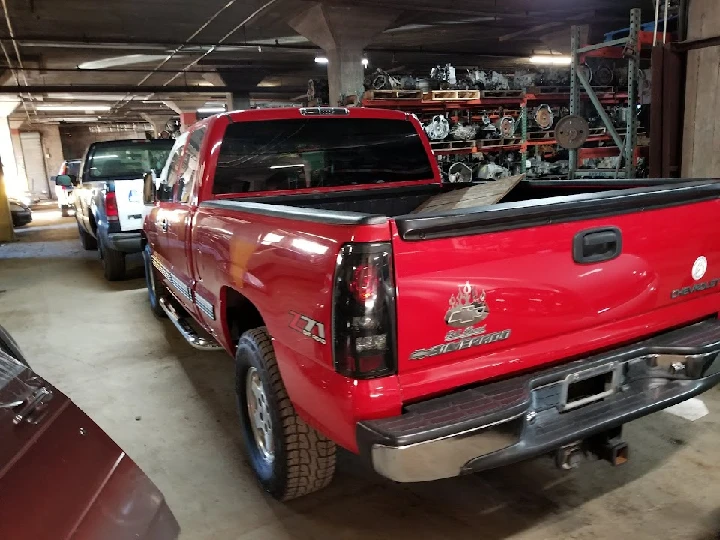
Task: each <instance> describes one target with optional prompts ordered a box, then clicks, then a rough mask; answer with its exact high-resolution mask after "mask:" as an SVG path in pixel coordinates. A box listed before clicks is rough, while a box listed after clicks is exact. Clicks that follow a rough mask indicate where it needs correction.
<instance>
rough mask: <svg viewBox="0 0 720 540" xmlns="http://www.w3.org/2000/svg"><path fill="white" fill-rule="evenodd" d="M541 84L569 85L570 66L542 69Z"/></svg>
mask: <svg viewBox="0 0 720 540" xmlns="http://www.w3.org/2000/svg"><path fill="white" fill-rule="evenodd" d="M539 83H540V85H545V86H569V85H570V69H569V68H544V69H541V70H540V80H539Z"/></svg>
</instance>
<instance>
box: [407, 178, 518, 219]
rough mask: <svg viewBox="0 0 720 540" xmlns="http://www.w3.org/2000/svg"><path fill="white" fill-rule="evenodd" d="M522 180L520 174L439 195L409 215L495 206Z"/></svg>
mask: <svg viewBox="0 0 720 540" xmlns="http://www.w3.org/2000/svg"><path fill="white" fill-rule="evenodd" d="M524 179H525V175H524V174H520V175H518V176H512V177H510V178H503V179H501V180H494V181H488V182H484V183H482V184H478V185H475V186H472V187H469V188H462V189H456V190H454V191H450V192H447V193H440V194H438V195H435V196H434V197H431V198H430V199H428V200H427V201H425V202H424V203H423V204H421V205H420V206H419V207H418V208H416V209H415V210H413V211H412V212H411V214H429V213H434V212H449V211H452V210H460V209H462V208H477V207H480V206H487V205H491V204H496V203H498V202H500V201H501V200H503V199H504V198H505V196H506V195H507V194H508V193H510V192H511V191H512V190H513V189H514V188H515V186H517V185H518V184H519V183H520V182H521V181H522V180H524Z"/></svg>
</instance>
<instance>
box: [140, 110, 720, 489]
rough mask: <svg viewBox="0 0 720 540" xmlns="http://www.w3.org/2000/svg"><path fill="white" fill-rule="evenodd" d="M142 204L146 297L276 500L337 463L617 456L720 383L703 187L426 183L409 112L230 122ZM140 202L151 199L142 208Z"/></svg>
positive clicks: (212, 126)
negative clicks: (225, 392)
mask: <svg viewBox="0 0 720 540" xmlns="http://www.w3.org/2000/svg"><path fill="white" fill-rule="evenodd" d="M166 169H167V171H168V172H167V175H165V174H164V175H163V177H164V178H166V181H165V182H164V183H163V184H162V185H160V186H159V188H157V189H154V187H153V185H152V179H151V178H148V184H147V185H146V193H147V194H148V197H149V198H150V199H152V202H153V204H154V206H153V208H152V210H151V211H150V212H149V214H148V216H147V217H146V221H145V227H144V242H145V248H144V249H145V252H144V253H145V260H146V271H147V281H148V289H149V297H150V302H151V306H152V308H153V310H154V311H155V312H156V313H157V314H159V315H163V314H165V315H169V316H170V317H171V319H172V321H173V322H174V324H175V325H176V326H177V327H178V329H179V330H180V331H181V332H182V334H183V335H184V336H185V337H186V339H187V340H188V341H189V342H190V343H191V344H193V345H194V346H195V347H198V348H201V349H212V348H222V349H225V350H226V351H227V352H228V353H229V354H231V355H233V356H234V357H235V361H236V375H235V377H236V379H235V381H236V391H237V397H238V404H239V412H240V420H241V428H242V432H243V435H244V441H245V444H246V449H247V452H248V455H249V457H250V462H251V464H252V466H253V468H254V470H255V473H256V474H257V476H258V478H259V480H260V482H261V483H262V485H263V486H264V487H265V489H267V490H268V491H269V492H270V493H271V494H272V495H274V496H275V497H278V498H280V499H290V498H293V497H298V496H301V495H305V494H307V493H310V492H312V491H315V490H317V489H319V488H322V487H324V486H326V485H327V484H328V483H329V482H330V481H331V478H332V475H333V472H334V466H335V446H336V445H340V446H342V447H344V448H346V449H348V450H350V451H352V452H355V453H358V454H360V455H361V456H363V457H364V458H365V459H366V460H367V462H368V463H369V464H370V465H371V466H372V467H373V468H374V469H375V470H376V471H377V472H378V473H380V474H381V475H384V476H386V477H388V478H390V479H393V480H396V481H399V482H415V481H428V480H434V479H439V478H447V477H452V476H457V475H460V474H465V473H471V472H474V471H479V470H483V469H488V468H492V467H498V466H501V465H506V464H510V463H514V462H517V461H520V460H523V459H527V458H530V457H534V456H538V455H545V454H547V455H552V456H555V457H556V459H557V462H558V465H559V466H561V467H563V468H569V467H573V466H575V465H576V462H577V461H578V459H579V458H580V457H582V456H583V455H586V456H599V457H601V458H605V459H607V460H608V461H610V462H612V463H614V464H620V463H623V462H624V461H626V460H627V457H628V449H627V445H626V444H625V443H624V442H623V441H622V438H621V429H622V426H623V425H624V424H625V423H627V422H629V421H631V420H634V419H636V418H639V417H641V416H644V415H647V414H650V413H653V412H655V411H658V410H661V409H664V408H666V407H669V406H671V405H673V404H676V403H678V402H681V401H684V400H686V399H688V398H690V397H692V396H696V395H698V394H700V393H702V392H704V391H706V390H708V389H710V388H711V387H713V386H714V385H715V384H717V383H718V382H719V381H720V360H717V355H718V353H719V352H720V321H718V312H719V311H720V294H718V293H720V287H718V284H719V283H720V240H718V238H717V237H716V236H715V231H717V230H719V229H720V199H719V196H720V183H717V182H715V181H711V180H705V181H686V180H681V181H668V180H642V181H641V180H622V181H573V182H568V181H564V182H551V181H545V182H520V183H519V184H518V186H517V187H516V188H514V189H513V190H512V191H510V192H509V193H508V195H507V196H505V198H504V199H503V200H502V202H500V203H499V204H495V205H490V206H480V207H474V208H466V209H460V210H451V211H443V212H435V213H423V212H414V211H415V210H416V209H417V208H418V207H419V206H421V205H422V204H423V203H425V202H426V201H427V200H428V199H430V198H431V197H434V196H436V195H438V194H441V193H443V192H450V191H454V190H456V189H459V188H461V187H467V186H463V185H456V184H450V185H443V183H442V182H441V178H440V172H439V170H438V167H437V165H436V163H435V160H434V159H433V156H432V152H431V149H430V146H429V144H428V141H427V140H426V138H425V137H424V136H423V134H422V130H421V126H420V124H419V122H418V121H417V119H416V118H415V117H414V116H412V115H409V114H404V113H400V112H391V111H379V110H366V109H362V108H355V109H339V108H309V109H278V110H250V111H244V112H234V113H230V114H222V115H218V116H214V117H212V118H210V119H207V120H204V121H203V122H200V123H198V124H197V125H195V126H194V127H193V128H192V129H191V131H190V133H189V134H188V136H187V137H186V138H185V139H183V140H182V141H181V142H179V143H178V144H177V145H176V147H175V149H174V150H173V152H172V154H171V156H170V160H169V162H168V166H167V167H166ZM148 202H150V201H148Z"/></svg>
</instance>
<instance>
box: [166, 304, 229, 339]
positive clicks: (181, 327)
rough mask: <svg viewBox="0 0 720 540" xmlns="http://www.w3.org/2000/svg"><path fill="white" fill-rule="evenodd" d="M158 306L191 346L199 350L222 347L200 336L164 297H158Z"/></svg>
mask: <svg viewBox="0 0 720 540" xmlns="http://www.w3.org/2000/svg"><path fill="white" fill-rule="evenodd" d="M159 302H160V307H161V308H162V309H163V311H164V312H165V313H166V314H167V316H168V318H169V319H170V321H171V322H172V323H173V324H174V325H175V328H177V329H178V331H179V332H180V334H181V335H182V337H184V338H185V341H187V342H188V343H189V344H190V345H191V346H192V347H194V348H196V349H198V350H201V351H220V350H222V347H221V346H220V345H219V344H218V343H217V341H215V340H213V339H208V338H204V337H200V336H199V335H198V333H197V332H196V331H195V329H194V328H193V327H192V326H191V325H190V323H189V322H188V321H187V319H185V318H184V317H180V316H179V315H178V313H177V311H176V310H175V307H173V305H172V304H171V303H170V302H168V301H167V300H166V299H165V298H160V299H159Z"/></svg>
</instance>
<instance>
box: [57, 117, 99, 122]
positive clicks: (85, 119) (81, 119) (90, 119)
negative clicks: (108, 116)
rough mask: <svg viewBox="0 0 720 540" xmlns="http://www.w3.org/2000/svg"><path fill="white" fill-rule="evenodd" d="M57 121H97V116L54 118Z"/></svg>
mask: <svg viewBox="0 0 720 540" xmlns="http://www.w3.org/2000/svg"><path fill="white" fill-rule="evenodd" d="M54 120H55V121H57V122H97V121H98V120H99V118H98V117H97V116H88V117H86V118H55V119H54Z"/></svg>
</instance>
